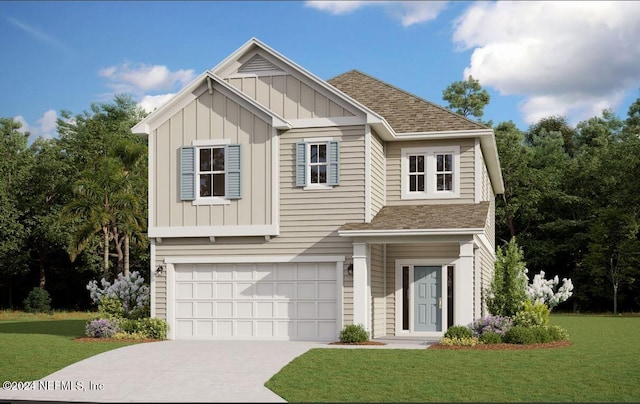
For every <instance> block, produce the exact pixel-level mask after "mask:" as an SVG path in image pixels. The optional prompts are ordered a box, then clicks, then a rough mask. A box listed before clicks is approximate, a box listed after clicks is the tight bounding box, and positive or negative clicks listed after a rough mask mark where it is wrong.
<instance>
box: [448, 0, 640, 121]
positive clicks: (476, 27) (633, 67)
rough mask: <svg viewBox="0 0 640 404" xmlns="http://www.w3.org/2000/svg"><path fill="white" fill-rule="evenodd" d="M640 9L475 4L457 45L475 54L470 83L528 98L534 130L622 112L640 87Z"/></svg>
mask: <svg viewBox="0 0 640 404" xmlns="http://www.w3.org/2000/svg"><path fill="white" fill-rule="evenodd" d="M638 15H640V2H620V3H616V2H492V3H474V4H473V5H472V6H470V7H469V8H468V9H467V10H466V11H465V12H464V13H463V14H462V15H461V16H460V17H459V18H458V19H457V20H456V22H455V24H454V25H455V31H454V34H453V40H454V41H455V42H456V43H457V44H458V46H459V47H460V48H461V49H464V50H468V49H473V53H472V55H471V60H470V64H469V66H468V67H467V68H466V69H465V70H464V77H467V76H468V75H473V77H474V78H476V79H478V80H479V81H480V83H481V84H482V85H483V86H491V87H493V88H495V89H496V90H498V91H499V92H500V93H501V94H505V95H508V94H517V95H524V96H525V97H526V98H525V100H524V101H523V102H522V103H521V104H520V110H521V112H522V113H523V115H524V119H525V120H526V121H527V122H528V123H533V122H536V121H537V120H538V119H539V118H541V117H544V116H548V115H556V114H560V115H567V116H569V117H570V119H572V118H573V119H572V120H575V119H583V118H588V117H590V116H593V115H599V114H600V112H601V110H602V109H604V108H615V107H616V106H617V105H618V104H619V103H620V102H621V101H622V99H623V96H624V92H625V90H629V89H632V88H635V87H637V86H638V85H639V84H640V69H638V68H637V66H638V65H640V46H638V44H639V43H640V24H638V22H637V16H638Z"/></svg>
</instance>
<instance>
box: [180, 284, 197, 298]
mask: <svg viewBox="0 0 640 404" xmlns="http://www.w3.org/2000/svg"><path fill="white" fill-rule="evenodd" d="M176 297H177V298H178V299H191V298H193V297H194V296H193V284H192V283H178V284H177V285H176Z"/></svg>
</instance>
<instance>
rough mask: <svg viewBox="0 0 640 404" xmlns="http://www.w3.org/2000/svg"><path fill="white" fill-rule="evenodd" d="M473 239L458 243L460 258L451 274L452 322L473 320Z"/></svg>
mask: <svg viewBox="0 0 640 404" xmlns="http://www.w3.org/2000/svg"><path fill="white" fill-rule="evenodd" d="M473 245H474V243H473V241H467V242H461V243H460V259H459V260H458V265H456V267H455V273H454V276H453V296H454V299H455V302H454V304H453V308H454V310H453V324H454V325H467V324H469V323H470V322H472V321H473V261H474V258H475V254H474V252H473Z"/></svg>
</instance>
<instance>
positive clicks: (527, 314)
mask: <svg viewBox="0 0 640 404" xmlns="http://www.w3.org/2000/svg"><path fill="white" fill-rule="evenodd" d="M513 324H514V325H519V326H521V327H544V326H547V325H549V308H548V307H547V305H545V304H544V303H540V302H536V303H532V302H531V301H530V300H527V301H525V302H524V305H523V308H522V309H521V310H520V311H518V312H517V313H516V315H515V316H514V317H513Z"/></svg>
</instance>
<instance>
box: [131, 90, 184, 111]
mask: <svg viewBox="0 0 640 404" xmlns="http://www.w3.org/2000/svg"><path fill="white" fill-rule="evenodd" d="M174 95H175V94H174V93H170V94H161V95H145V96H144V97H143V98H142V101H140V102H139V103H138V105H140V106H141V107H142V108H143V109H144V110H145V111H147V112H153V111H154V110H155V109H156V108H160V107H161V106H162V105H164V104H165V103H166V102H167V101H169V100H170V99H171V98H172V97H173V96H174Z"/></svg>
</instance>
